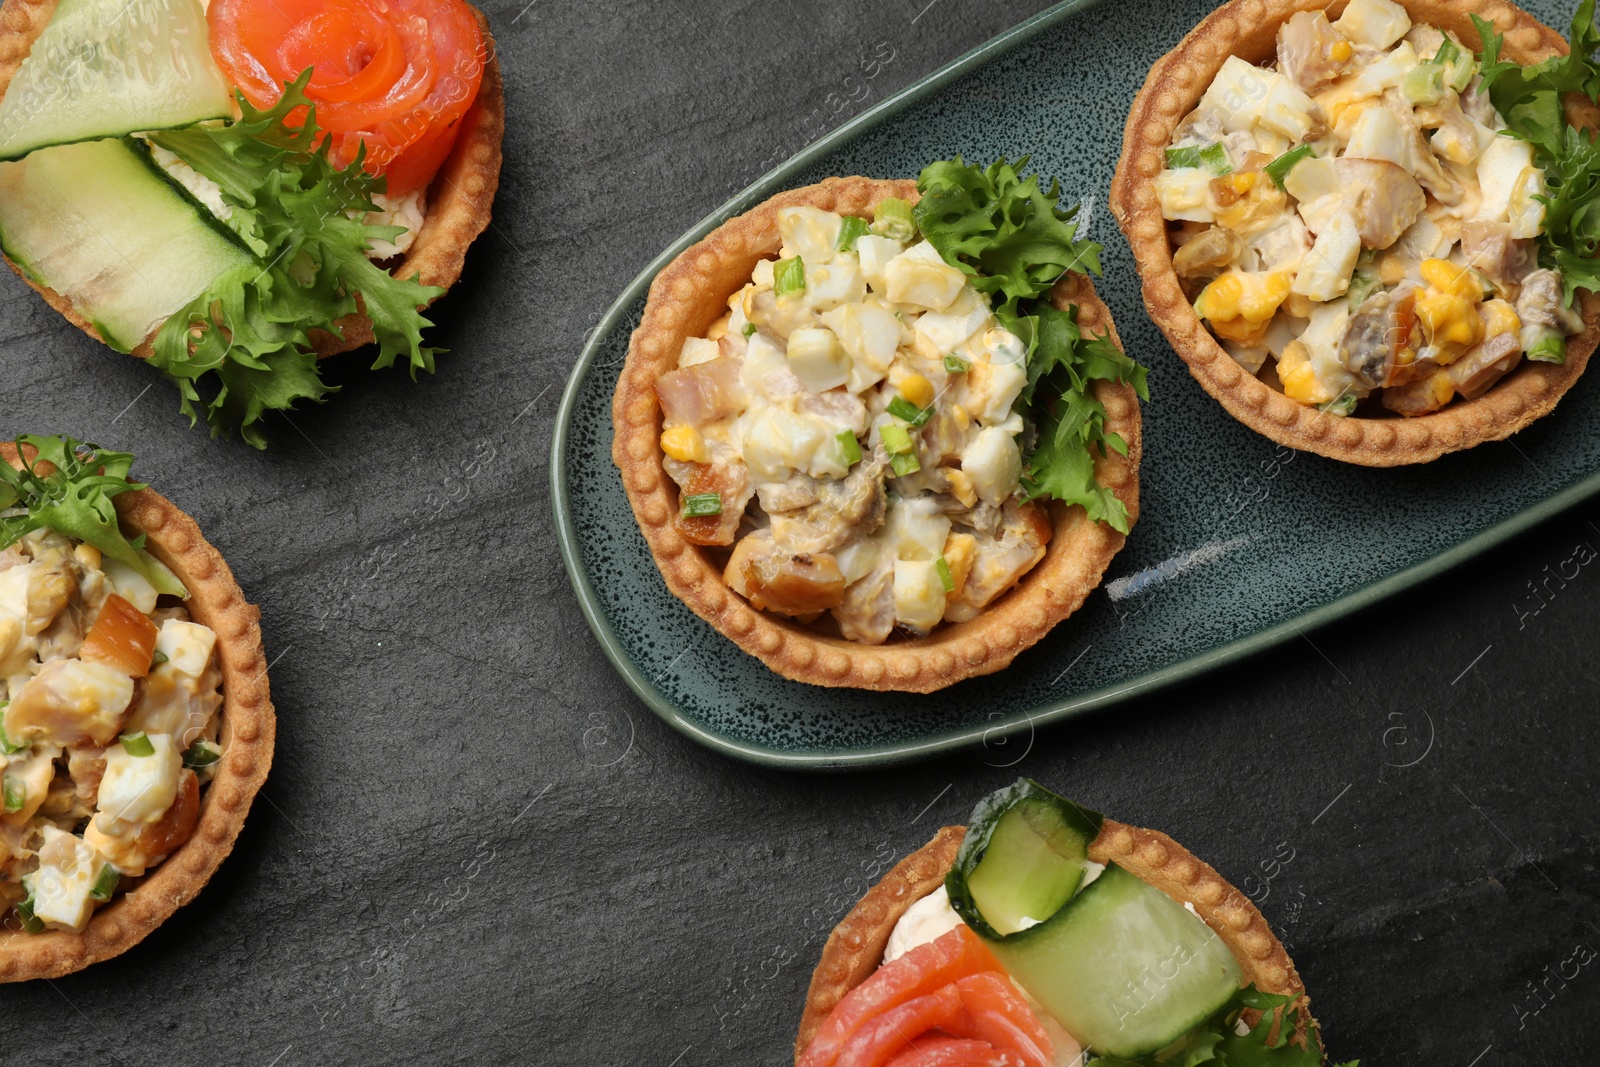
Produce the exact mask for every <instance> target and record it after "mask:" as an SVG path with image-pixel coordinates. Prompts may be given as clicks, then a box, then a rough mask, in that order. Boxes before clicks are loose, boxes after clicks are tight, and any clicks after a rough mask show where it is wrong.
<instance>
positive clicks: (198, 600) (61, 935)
mask: <svg viewBox="0 0 1600 1067" xmlns="http://www.w3.org/2000/svg"><path fill="white" fill-rule="evenodd" d="M0 459H4V460H5V461H6V462H8V463H11V464H12V465H13V466H16V465H17V463H18V461H17V453H16V449H15V447H14V446H13V445H11V444H10V443H0ZM114 503H115V504H116V507H117V514H118V516H119V517H120V519H121V520H122V526H123V529H124V530H125V531H127V532H129V533H133V534H139V533H142V534H144V535H146V538H147V540H146V542H145V547H146V548H147V549H148V550H149V551H150V552H151V554H153V555H154V556H155V557H156V558H157V559H159V560H160V561H161V562H162V563H165V564H166V565H167V566H168V567H169V568H170V569H171V570H172V572H173V573H174V574H176V575H177V576H178V578H179V580H180V581H182V582H183V584H184V585H185V586H187V587H188V589H189V599H188V601H187V602H186V604H185V606H186V607H187V608H188V609H189V613H190V616H191V617H192V618H193V619H194V620H195V621H196V622H199V623H203V624H205V625H206V626H209V627H210V628H211V629H212V630H214V631H215V632H216V635H217V644H216V649H217V659H218V663H219V664H220V666H221V669H222V695H223V703H222V709H221V715H222V733H221V740H222V744H223V748H224V751H225V753H226V755H224V757H223V758H222V759H221V760H220V761H219V762H218V764H217V772H216V776H215V777H214V778H213V779H212V781H211V783H210V784H209V785H207V786H206V787H205V789H204V790H203V791H202V793H201V796H200V814H199V817H198V819H197V820H196V822H195V829H194V833H193V834H191V835H190V837H189V840H188V841H185V842H184V843H183V844H182V845H180V846H179V847H178V849H177V850H176V851H174V852H173V853H172V854H171V855H170V856H168V857H167V858H166V859H164V860H162V861H161V863H160V864H159V865H158V866H157V867H155V868H154V869H152V871H151V872H150V873H149V874H148V875H147V876H146V877H145V878H144V880H143V881H142V882H141V883H140V884H139V885H138V886H136V887H135V888H133V889H132V890H130V891H128V892H126V893H123V894H121V895H120V896H118V897H116V898H115V899H113V900H112V902H111V903H109V904H106V905H104V906H102V907H100V908H97V909H96V910H95V912H94V915H93V916H92V917H91V918H90V920H89V924H88V926H87V927H85V928H84V930H83V931H82V932H81V933H75V932H71V931H66V930H47V931H45V932H43V933H39V934H25V933H23V932H21V931H20V930H18V929H15V928H14V924H13V923H11V922H9V921H7V922H5V923H3V924H0V982H21V981H26V980H28V979H32V978H56V977H59V976H61V975H64V974H70V973H72V972H73V971H79V970H82V969H83V968H85V967H87V966H89V965H90V964H91V963H98V962H100V961H101V960H105V959H109V958H111V957H112V956H116V955H120V954H121V953H123V952H126V951H127V950H128V949H130V948H132V947H133V946H134V945H136V944H138V943H139V942H140V941H142V940H144V938H145V937H146V936H148V935H149V933H150V932H151V931H152V930H154V929H155V928H156V927H158V926H160V925H161V924H162V923H163V922H165V921H166V919H167V918H168V917H169V916H170V915H171V914H172V913H173V912H174V911H176V910H177V909H178V908H179V907H181V906H183V905H184V904H187V903H188V902H189V901H191V900H193V899H194V898H195V896H197V895H198V894H199V892H200V890H201V889H202V888H204V887H205V884H206V882H207V881H209V880H210V878H211V876H212V874H213V873H215V871H216V869H217V867H218V866H220V865H221V863H222V861H223V860H224V859H226V858H227V856H228V853H230V852H232V851H233V845H234V841H235V840H236V839H237V838H238V836H239V831H240V830H241V829H242V828H243V827H244V820H245V816H246V815H247V814H248V813H249V811H250V804H251V801H253V800H254V799H255V795H256V792H257V791H258V790H259V789H260V788H261V784H262V782H264V781H265V780H266V777H267V771H268V770H269V769H270V767H271V766H272V750H273V740H274V738H275V736H276V733H277V720H276V718H275V716H274V714H273V710H272V695H271V691H270V689H269V686H268V683H267V660H266V655H265V653H264V651H263V649H262V644H261V626H260V623H259V619H260V617H261V612H260V611H259V610H258V609H257V608H256V606H255V605H253V604H251V603H249V602H247V601H246V600H245V598H244V594H243V593H242V592H241V591H240V589H239V585H238V583H237V582H236V581H234V577H233V572H232V571H231V570H229V569H228V564H227V562H226V561H225V560H224V559H223V558H222V555H221V554H220V553H219V552H218V551H217V550H216V549H215V548H213V547H212V546H211V545H210V544H209V543H208V542H207V541H206V539H205V538H204V537H203V536H202V535H201V533H200V528H199V527H198V526H197V525H196V524H195V521H194V520H193V519H192V518H190V517H189V516H188V515H187V514H185V513H184V512H183V511H182V510H181V509H179V508H178V507H177V505H175V504H173V503H172V502H171V501H170V500H168V499H166V498H165V497H163V496H161V495H160V494H159V493H156V492H155V491H154V490H152V489H141V490H138V491H136V492H131V493H123V494H121V495H119V496H117V497H116V498H115V500H114Z"/></svg>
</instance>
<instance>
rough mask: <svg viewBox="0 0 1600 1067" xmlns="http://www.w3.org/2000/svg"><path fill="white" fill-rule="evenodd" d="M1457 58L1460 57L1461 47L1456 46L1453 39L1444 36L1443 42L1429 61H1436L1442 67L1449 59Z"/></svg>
mask: <svg viewBox="0 0 1600 1067" xmlns="http://www.w3.org/2000/svg"><path fill="white" fill-rule="evenodd" d="M1459 58H1461V49H1459V48H1457V47H1456V43H1455V42H1454V41H1452V40H1451V39H1450V38H1448V37H1446V38H1445V39H1444V44H1442V45H1440V46H1439V50H1438V51H1437V52H1435V53H1434V54H1433V59H1432V60H1430V61H1429V62H1432V63H1437V64H1439V65H1440V66H1441V67H1442V66H1444V65H1445V64H1447V63H1449V62H1450V61H1451V60H1453V59H1459Z"/></svg>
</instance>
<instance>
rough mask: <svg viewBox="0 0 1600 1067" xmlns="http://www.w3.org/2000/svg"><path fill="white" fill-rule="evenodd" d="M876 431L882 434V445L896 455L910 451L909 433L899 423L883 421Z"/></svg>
mask: <svg viewBox="0 0 1600 1067" xmlns="http://www.w3.org/2000/svg"><path fill="white" fill-rule="evenodd" d="M878 432H879V433H880V434H882V435H883V447H884V448H887V449H888V450H889V451H890V452H891V453H893V454H894V455H897V456H903V455H907V454H909V453H910V452H911V434H910V432H909V431H908V430H907V429H906V428H905V427H904V426H901V425H900V424H899V423H894V422H888V423H884V424H883V426H882V427H880V428H879V430H878Z"/></svg>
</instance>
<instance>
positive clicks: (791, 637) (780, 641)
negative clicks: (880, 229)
mask: <svg viewBox="0 0 1600 1067" xmlns="http://www.w3.org/2000/svg"><path fill="white" fill-rule="evenodd" d="M887 197H900V198H901V199H904V200H908V201H911V202H913V203H914V202H915V201H916V200H917V187H916V183H915V182H912V181H903V180H902V181H888V180H878V179H873V178H860V177H855V178H829V179H827V180H826V181H823V182H821V183H819V184H817V185H811V186H806V187H804V188H801V189H795V190H792V191H790V192H786V193H780V194H779V195H777V196H774V197H773V198H772V199H770V200H768V201H766V202H765V203H763V204H761V205H760V206H758V207H756V208H754V209H752V210H750V211H749V212H746V213H745V214H743V215H740V216H737V217H736V218H732V219H729V220H728V221H727V222H724V223H723V224H722V225H721V226H718V227H717V228H716V229H715V230H713V231H712V232H711V233H709V234H707V235H706V237H705V238H704V239H703V240H701V241H699V242H698V243H696V244H695V245H693V246H691V247H690V248H688V249H685V250H684V252H683V253H682V254H681V255H679V256H678V257H677V258H676V259H674V260H673V261H672V262H671V263H670V264H668V265H667V267H666V268H665V269H663V270H662V271H661V273H660V274H658V275H657V276H656V278H655V281H654V282H652V283H651V286H650V294H649V299H648V301H647V302H646V304H645V310H644V316H643V318H642V320H641V321H640V324H639V328H638V329H637V330H635V331H634V334H633V338H632V340H631V342H630V343H629V346H628V355H627V359H626V361H625V362H624V364H623V367H622V373H621V375H620V376H619V378H618V380H617V388H616V393H615V396H614V399H613V403H612V423H613V426H614V429H615V437H614V439H613V443H612V450H611V454H612V458H613V460H614V461H615V462H616V465H617V467H618V468H619V469H620V470H621V473H622V484H623V488H624V490H625V491H626V492H627V494H628V502H629V504H630V505H632V508H633V514H634V517H635V518H636V519H637V520H638V522H639V528H640V529H641V530H642V531H643V533H644V537H645V541H646V543H647V544H648V545H649V548H650V554H651V555H652V556H653V557H654V558H655V561H656V566H657V567H659V568H660V570H661V575H662V577H663V578H664V579H665V580H666V583H667V587H668V588H669V589H671V591H672V592H673V594H674V595H675V596H677V597H678V598H679V599H680V600H682V601H683V602H684V603H685V604H687V605H688V606H689V607H690V608H691V609H693V610H694V612H695V614H697V615H699V616H700V617H701V618H702V619H704V620H706V621H707V622H708V623H710V624H711V625H712V626H714V627H715V628H716V629H717V630H718V631H720V632H721V633H722V634H723V635H724V636H725V637H727V638H728V639H729V640H731V641H733V642H734V643H735V644H736V645H738V646H739V647H740V648H742V649H744V651H746V652H748V653H750V654H751V655H752V656H755V657H757V658H758V659H760V660H761V661H762V662H763V663H765V664H766V665H767V666H768V667H771V668H772V669H773V670H774V671H776V672H778V673H779V674H781V675H783V676H784V677H785V678H790V679H793V680H795V681H799V682H807V683H810V684H812V685H823V686H847V687H854V688H859V689H876V690H896V691H902V692H916V693H926V692H931V691H933V690H936V689H941V688H943V687H945V686H947V685H951V684H952V683H954V682H958V681H960V680H962V679H964V678H971V677H974V676H976V675H982V674H989V673H991V672H993V671H997V670H999V669H1001V668H1002V667H1005V666H1006V665H1007V664H1009V663H1010V662H1011V661H1012V660H1013V659H1014V658H1015V657H1016V656H1017V654H1018V653H1019V652H1021V651H1022V650H1023V649H1026V648H1028V647H1030V646H1031V645H1033V644H1034V643H1035V642H1037V641H1038V640H1039V639H1040V638H1041V637H1043V636H1044V635H1045V633H1047V632H1048V631H1049V630H1050V628H1051V627H1053V626H1054V625H1055V624H1056V623H1058V622H1060V621H1061V620H1062V619H1064V618H1066V617H1067V616H1068V615H1070V614H1072V612H1074V611H1076V610H1077V609H1078V607H1079V606H1080V605H1082V603H1083V601H1084V599H1085V598H1086V597H1087V596H1088V595H1089V593H1090V592H1092V591H1093V590H1094V588H1095V587H1096V586H1097V585H1099V583H1100V577H1101V575H1102V574H1103V573H1104V572H1105V569H1106V566H1107V565H1108V564H1109V563H1110V562H1111V558H1112V557H1113V556H1114V555H1116V553H1117V551H1118V549H1120V548H1121V547H1122V543H1123V540H1124V538H1123V535H1121V534H1119V533H1116V532H1115V531H1114V530H1112V529H1111V528H1110V527H1108V526H1106V525H1105V524H1103V523H1098V522H1090V521H1089V519H1088V517H1087V516H1086V515H1085V513H1084V511H1083V509H1082V508H1081V507H1071V508H1068V507H1065V506H1063V505H1061V504H1059V503H1056V504H1052V505H1051V520H1052V522H1053V524H1054V534H1053V536H1052V537H1051V540H1050V545H1049V549H1048V551H1047V553H1046V555H1045V557H1044V559H1042V560H1040V561H1039V563H1038V565H1037V566H1035V567H1034V568H1033V570H1031V571H1029V572H1028V573H1027V574H1026V575H1025V576H1024V577H1023V579H1022V581H1021V582H1020V583H1018V585H1017V586H1016V587H1015V588H1013V589H1012V590H1011V591H1010V592H1008V593H1006V594H1005V595H1004V596H1002V597H1000V598H999V599H998V600H996V601H995V602H994V603H993V604H991V605H990V606H989V607H987V608H985V609H984V610H983V611H982V612H981V613H980V614H979V615H978V616H977V617H976V618H975V619H972V620H970V621H968V622H963V623H956V624H954V625H949V624H947V625H943V626H941V627H939V628H938V629H936V630H935V631H934V632H933V633H932V634H930V635H928V636H927V637H922V638H916V639H911V640H904V641H901V640H897V639H891V642H890V643H887V644H884V645H876V646H874V645H865V644H860V643H857V642H853V641H848V640H845V639H844V638H842V637H836V636H830V635H828V634H824V633H821V632H818V631H816V630H814V629H812V628H810V627H807V626H804V625H802V624H800V623H797V622H793V621H791V620H788V619H785V618H782V617H779V616H776V615H771V614H768V613H766V612H764V611H759V610H757V609H756V608H754V607H752V606H751V605H750V604H749V603H747V602H746V601H745V600H744V599H743V598H742V597H740V596H739V595H738V594H737V593H735V592H733V590H731V589H729V588H728V586H727V583H726V582H724V581H723V578H722V563H721V561H720V560H719V559H718V558H716V557H715V556H714V554H713V551H712V550H708V549H704V548H701V547H699V546H696V545H693V544H690V543H689V542H688V541H686V540H684V538H683V537H682V536H681V535H680V534H679V533H678V531H677V530H676V529H675V528H674V526H673V516H674V514H675V513H676V511H677V509H678V506H679V505H678V487H677V485H676V484H675V483H674V482H673V481H672V479H671V478H669V477H668V476H667V475H666V473H665V471H664V470H663V468H662V460H663V454H662V451H661V443H660V437H661V427H662V411H661V404H660V402H659V400H658V399H657V397H656V389H655V383H656V379H657V378H659V377H660V376H661V375H662V374H663V373H665V372H667V371H669V370H672V369H674V368H676V367H677V365H678V355H679V352H680V351H681V350H682V348H683V342H684V341H685V340H687V339H689V338H691V337H700V336H703V335H704V334H705V331H706V330H707V329H708V328H709V327H710V326H711V324H712V323H713V322H715V321H716V320H717V319H719V318H721V317H722V315H723V314H724V313H725V312H726V311H727V302H728V298H729V297H730V296H732V295H733V294H734V293H735V292H737V291H738V290H739V289H740V288H741V287H743V286H744V285H745V283H746V282H748V281H749V280H750V272H751V271H752V270H754V269H755V265H756V263H757V261H759V260H761V259H764V258H767V257H770V256H774V255H776V254H777V253H778V249H779V247H780V245H781V243H782V242H781V239H780V237H779V234H778V224H777V212H778V209H779V208H782V207H788V206H793V205H809V206H812V207H817V208H821V209H824V210H827V211H837V212H840V213H842V214H854V215H863V216H868V217H870V216H871V214H872V209H873V207H874V206H875V205H876V204H877V203H878V201H880V200H883V199H885V198H887ZM1051 299H1052V301H1053V302H1054V303H1055V304H1056V305H1057V306H1059V307H1065V306H1066V305H1068V304H1076V305H1078V309H1079V321H1080V323H1081V324H1082V325H1083V327H1084V329H1085V330H1086V331H1093V332H1095V333H1099V332H1101V331H1108V332H1109V333H1110V334H1111V337H1112V340H1113V341H1114V342H1116V327H1115V325H1114V324H1113V323H1112V321H1111V312H1110V310H1109V309H1108V308H1107V307H1106V306H1105V304H1103V303H1102V302H1101V301H1100V299H1099V298H1098V297H1097V296H1096V295H1095V292H1094V287H1093V285H1092V284H1091V283H1090V282H1089V280H1088V278H1086V277H1084V276H1082V275H1077V274H1074V275H1069V276H1067V277H1066V278H1064V279H1063V280H1062V281H1061V282H1060V283H1059V284H1058V285H1057V286H1056V288H1055V289H1054V291H1052V293H1051ZM1117 343H1118V344H1119V347H1120V342H1117ZM1095 395H1096V397H1098V398H1099V399H1100V401H1101V402H1102V403H1103V404H1104V405H1105V408H1106V428H1107V430H1108V431H1112V432H1116V433H1119V434H1121V435H1122V438H1123V440H1125V441H1126V442H1127V443H1128V455H1127V456H1126V457H1123V456H1119V455H1117V454H1116V453H1115V452H1108V454H1107V455H1105V456H1103V457H1099V458H1097V460H1096V462H1095V475H1096V477H1097V478H1098V479H1099V481H1100V484H1101V485H1104V486H1106V487H1108V488H1110V489H1112V490H1113V491H1114V492H1115V493H1116V494H1117V496H1118V498H1119V499H1121V500H1122V502H1123V504H1124V506H1126V507H1127V509H1128V515H1129V520H1130V521H1132V520H1133V519H1136V518H1137V517H1138V514H1139V452H1140V436H1139V427H1140V422H1139V403H1138V397H1137V396H1136V395H1135V394H1134V391H1133V389H1132V387H1131V386H1128V385H1123V384H1120V383H1119V384H1111V383H1106V382H1097V383H1095Z"/></svg>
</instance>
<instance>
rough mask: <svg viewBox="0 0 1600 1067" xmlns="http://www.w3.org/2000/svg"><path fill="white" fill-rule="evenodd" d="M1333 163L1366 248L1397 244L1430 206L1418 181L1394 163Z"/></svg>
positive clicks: (1358, 160) (1349, 161)
mask: <svg viewBox="0 0 1600 1067" xmlns="http://www.w3.org/2000/svg"><path fill="white" fill-rule="evenodd" d="M1334 163H1335V168H1336V170H1337V171H1338V174H1339V180H1340V181H1341V182H1342V183H1343V184H1344V186H1345V189H1346V190H1347V195H1346V203H1347V205H1348V210H1349V211H1350V213H1351V215H1352V216H1353V217H1354V220H1355V223H1356V228H1357V229H1358V230H1359V231H1360V234H1361V243H1362V244H1363V245H1364V246H1366V247H1367V248H1388V247H1389V246H1390V245H1392V244H1394V243H1395V242H1396V241H1397V240H1399V239H1400V235H1401V234H1403V233H1405V232H1406V230H1408V229H1410V227H1411V225H1412V224H1413V223H1415V222H1416V221H1417V218H1418V217H1419V216H1420V215H1421V214H1422V209H1423V208H1424V207H1425V206H1426V205H1427V197H1426V196H1425V195H1424V194H1423V192H1422V187H1421V186H1420V185H1418V184H1417V180H1416V179H1415V178H1413V177H1412V176H1411V175H1410V174H1408V173H1406V171H1405V170H1404V169H1402V168H1401V167H1398V166H1396V165H1395V164H1393V163H1385V162H1380V161H1377V160H1371V159H1348V158H1345V157H1342V156H1341V157H1340V158H1339V159H1337V160H1335V161H1334Z"/></svg>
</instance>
